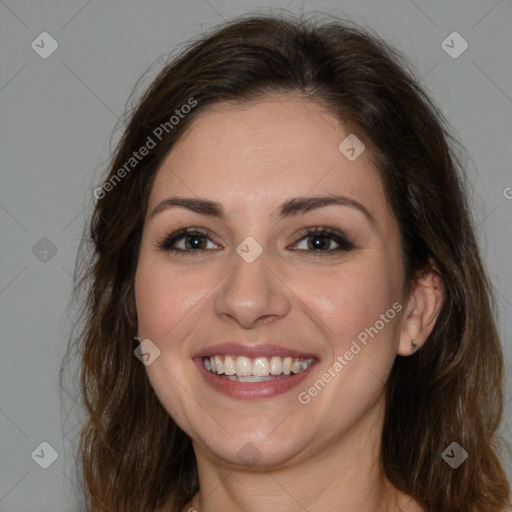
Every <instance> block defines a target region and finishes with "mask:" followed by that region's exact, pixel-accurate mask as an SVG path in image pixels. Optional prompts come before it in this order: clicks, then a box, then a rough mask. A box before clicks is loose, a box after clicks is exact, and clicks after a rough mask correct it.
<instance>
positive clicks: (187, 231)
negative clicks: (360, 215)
mask: <svg viewBox="0 0 512 512" xmlns="http://www.w3.org/2000/svg"><path fill="white" fill-rule="evenodd" d="M187 235H200V236H201V237H206V238H207V239H209V240H210V241H212V242H213V243H214V244H215V245H219V244H217V243H216V242H215V241H214V240H213V239H212V234H211V233H210V231H209V230H208V229H205V228H199V227H196V226H193V227H187V228H181V229H178V230H176V231H174V232H173V233H171V234H170V235H167V236H166V237H165V238H164V239H163V240H162V241H161V242H159V243H158V244H157V246H158V248H160V249H162V250H164V251H167V252H171V253H174V254H182V255H184V254H190V253H195V254H194V255H198V254H204V252H206V251H212V250H218V249H195V250H194V249H176V248H175V247H172V245H173V244H175V243H176V242H177V241H179V240H182V239H183V238H185V237H186V236H187ZM313 235H318V236H321V237H325V238H328V239H330V240H331V241H333V242H334V243H336V244H337V245H338V247H335V248H334V249H328V250H325V251H323V250H314V249H292V250H293V251H297V252H301V253H305V255H309V256H315V257H316V256H328V255H335V254H338V253H340V252H347V251H350V250H352V249H354V248H355V244H354V243H353V242H352V241H351V240H350V239H349V237H348V236H347V235H345V233H343V232H342V231H339V230H338V229H335V228H331V227H328V226H316V227H309V228H304V229H303V230H301V231H300V232H299V233H298V234H296V235H295V236H294V238H295V239H296V240H295V242H294V243H293V244H292V246H291V247H293V246H296V245H297V244H298V243H300V242H301V241H302V240H304V239H305V238H308V237H312V236H313ZM289 247H290V246H287V247H286V248H287V249H288V248H289Z"/></svg>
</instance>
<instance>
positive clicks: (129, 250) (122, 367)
mask: <svg viewBox="0 0 512 512" xmlns="http://www.w3.org/2000/svg"><path fill="white" fill-rule="evenodd" d="M413 76H414V73H413V72H412V71H411V70H410V68H409V66H408V64H407V61H406V60H405V59H404V58H403V57H402V56H401V55H400V54H399V53H398V52H397V51H396V50H393V49H391V48H390V47H388V46H387V45H386V44H385V43H384V42H382V41H381V40H380V39H379V38H378V37H377V36H375V35H373V34H371V33H369V32H368V31H367V30H363V29H361V28H359V27H355V26H354V25H353V24H350V23H347V22H339V21H337V20H336V21H329V22H322V23H319V22H315V21H314V20H305V19H302V20H295V19H292V18H289V17H285V16H279V17H275V16H269V17H265V16H259V17H250V18H242V19H238V20H235V21H232V22H230V23H227V24H225V25H224V26H222V27H221V28H220V29H216V30H215V31H213V32H212V33H210V34H207V35H205V36H203V37H202V38H201V39H200V40H198V41H196V42H194V43H193V44H191V45H190V46H189V47H188V48H187V49H186V50H185V51H183V52H182V53H181V54H180V55H179V56H178V57H176V58H174V59H173V60H172V62H170V63H169V64H168V65H166V66H165V67H164V69H163V70H162V71H161V72H160V73H159V75H158V76H157V77H156V78H155V79H154V81H153V82H152V84H151V86H150V87H149V88H148V90H147V91H146V92H145V93H144V94H143V96H142V98H140V99H139V100H138V103H137V105H136V108H134V109H133V112H132V113H131V114H130V118H129V122H128V124H127V126H126V128H125V130H124V133H123V136H122V138H121V140H120V142H119V143H118V145H117V148H116V151H115V155H114V156H113V158H112V162H111V166H110V171H109V175H108V178H107V180H108V181H109V182H110V183H111V186H110V187H108V191H106V190H107V188H106V187H105V188H102V189H101V190H102V193H101V194H98V196H99V197H100V198H99V199H98V201H97V203H96V205H95V209H94V214H93V218H92V221H91V224H90V233H88V234H87V236H86V237H85V238H87V239H89V238H90V240H92V244H93V249H94V250H93V252H92V254H88V253H86V254H85V255H84V256H83V257H84V258H87V259H86V260H84V259H82V261H85V262H86V264H87V268H86V269H85V273H84V275H82V276H81V279H80V283H79V286H78V288H79V289H83V287H84V286H85V287H86V289H87V296H86V299H85V300H84V308H83V316H82V322H81V328H80V332H79V334H78V335H77V336H73V337H72V340H71V341H70V347H69V349H68V355H69V354H70V353H71V351H72V348H73V347H74V348H75V349H78V350H79V356H80V358H81V390H82V398H83V404H84V406H85V408H86V411H87V421H86V423H85V425H84V426H83V429H82V431H81V437H80V446H79V455H80V461H81V468H82V475H83V480H84V483H85V486H86V496H87V503H88V506H89V508H90V510H93V511H98V512H99V511H101V512H106V511H112V512H114V511H115V512H120V511H123V512H135V511H143V512H153V511H154V510H157V509H159V507H162V509H163V508H164V507H168V508H167V510H174V511H179V510H180V509H181V507H183V506H184V505H185V504H186V503H187V501H188V500H189V499H190V498H191V497H192V496H193V495H194V494H195V492H197V489H198V477H197V470H196V461H195V456H194V452H193V449H192V445H191V441H190V438H189V437H188V436H187V434H185V433H184V432H183V431H182V430H181V429H180V428H179V427H178V426H177V425H176V424H175V422H174V421H173V419H172V418H171V417H169V415H168V414H167V412H166V411H165V410H164V408H163V407H162V405H161V404H160V403H159V401H158V399H157V398H156V395H155V393H154V392H153V389H152V388H151V386H150V383H149V381H148V378H147V376H146V372H145V369H144V366H143V365H142V364H141V363H140V362H139V361H138V360H137V359H136V358H135V357H134V354H133V350H134V348H135V346H136V345H134V344H133V342H132V340H133V338H134V336H136V333H137V315H136V310H135V304H134V273H135V269H136V266H137V258H138V250H139V244H140V239H141V231H142V227H143V222H144V218H145V215H146V208H147V202H148V197H149V192H150V189H151V186H152V182H153V178H154V176H155V173H156V171H157V169H158V168H159V166H160V165H161V163H162V161H163V159H164V158H165V157H166V155H167V154H168V152H169V151H170V150H171V149H172V147H173V146H174V144H175V143H176V142H177V140H178V139H179V137H180V136H181V135H182V134H183V133H184V132H185V130H186V129H187V126H189V124H190V122H191V121H192V120H193V119H194V118H195V117H196V116H197V115H198V114H199V113H200V112H201V111H202V110H203V109H204V108H205V107H207V106H208V105H212V104H213V103H215V102H220V101H225V100H233V101H237V102H248V101H253V100H257V99H258V98H260V97H261V96H262V95H265V94H268V93H284V94H289V93H291V94H297V93H298V94H301V95H303V96H304V97H307V98H310V99H313V100H315V101H318V102H321V103H322V104H326V105H329V107H330V109H331V111H333V112H334V113H335V114H337V115H338V116H339V118H340V120H341V121H342V122H344V123H350V125H351V126H354V127H355V129H356V130H357V133H358V136H360V138H362V139H363V140H365V141H366V142H367V143H368V144H369V145H370V147H371V155H372V158H373V160H374V162H375V164H376V166H377V168H378V169H379V171H380V173H381V177H382V180H383V183H384V188H385V192H386V196H387V199H388V202H389V204H390V206H391V208H392V211H393V213H394V215H395V216H396V219H397V221H398V224H399V227H400V232H401V237H402V247H403V263H404V267H405V272H406V286H407V287H408V289H410V286H411V285H412V284H413V283H414V280H415V278H416V277H417V276H418V275H419V274H420V273H421V272H422V271H425V270H426V269H428V268H430V265H431V264H433V265H434V266H435V268H436V270H437V271H438V273H439V275H440V277H441V279H442V282H443V285H444V292H445V300H444V302H443V305H442V309H441V311H440V314H439V317H438V320H437V323H436V325H435V327H434V330H433V332H432V333H431V335H430V337H429V339H428V341H427V343H426V344H425V345H424V346H423V347H422V349H421V350H420V351H418V352H417V353H416V354H415V355H413V356H411V357H400V356H398V357H397V358H396V361H395V364H394V366H393V368H392V371H391V375H390V377H389V381H388V386H387V411H386V417H385V424H384V430H383V438H382V439H383V449H382V464H383V468H384V471H385V474H386V475H387V477H388V478H389V480H390V481H391V482H392V484H394V485H395V486H396V487H397V488H398V489H400V490H401V491H403V492H405V493H407V494H410V495H411V496H413V497H414V498H415V499H417V500H418V501H419V502H420V503H421V504H422V505H423V506H424V507H425V509H426V510H428V511H435V512H448V511H449V512H455V511H461V512H462V511H463V512H477V511H478V512H501V511H502V510H503V508H504V507H505V505H506V504H507V499H508V497H509V492H510V489H509V484H508V483H507V480H506V477H505V474H504V471H503V469H502V466H501V465H500V462H499V459H498V457H497V447H496V446H497V445H496V443H497V436H496V430H497V427H498V424H499V421H500V418H501V413H502V385H503V383H502V367H503V362H502V353H501V347H500V341H499V338H498V334H497V330H496V326H495V320H494V314H495V313H494V300H493V296H492V290H491V286H490V283H489V281H488V279H487V277H486V274H485V271H484V268H483V265H482V262H481V258H480V255H479V249H478V247H477V242H476V240H475V234H474V228H473V221H472V217H471V214H470V210H469V206H468V203H467V201H468V200H467V197H466V196H467V192H465V183H464V179H465V178H464V175H463V173H462V170H461V167H462V166H461V165H460V163H459V158H457V157H456V154H455V151H454V149H453V148H452V147H451V146H450V145H449V142H454V140H453V138H452V137H451V136H450V135H449V133H448V131H447V129H446V128H445V126H446V122H445V120H444V118H443V117H442V114H441V113H440V112H439V110H438V109H437V107H436V106H435V105H434V104H433V103H432V102H431V101H430V100H429V99H428V98H427V96H426V95H425V93H424V92H423V90H422V89H421V87H420V86H419V85H418V83H417V80H416V79H414V78H413ZM191 100H193V101H194V102H196V103H195V106H194V108H192V109H189V110H190V112H189V113H187V114H186V115H184V116H180V119H179V122H178V123H176V124H174V123H172V127H171V126H170V125H169V119H170V118H171V116H172V115H175V112H176V110H179V109H181V107H182V106H183V105H186V104H189V105H192V104H193V101H191ZM166 122H167V123H168V124H167V125H166V126H167V129H165V130H161V131H162V134H161V140H159V141H158V143H157V144H156V145H155V146H154V147H153V148H152V149H150V150H149V153H148V154H147V155H146V156H145V157H144V158H142V159H141V160H140V161H137V164H136V166H135V167H134V168H133V169H130V170H129V171H126V172H125V173H120V169H121V168H123V166H125V167H124V168H125V170H126V169H127V167H126V163H127V162H128V161H129V160H130V158H132V157H133V151H136V150H137V149H138V148H140V147H142V146H143V145H145V144H146V142H147V140H148V137H152V138H153V139H155V135H154V133H155V132H154V130H155V129H156V128H157V127H159V126H163V125H162V123H166ZM120 174H122V177H121V178H120V179H114V176H117V178H119V177H120ZM84 249H86V247H84ZM78 271H79V270H78ZM453 441H456V442H458V443H459V444H460V445H461V446H462V447H463V448H464V449H465V450H466V451H467V452H468V454H469V457H468V458H467V460H466V461H465V462H464V463H463V464H462V465H461V466H460V467H459V468H457V469H456V470H454V469H452V468H451V467H450V466H449V465H448V464H447V463H446V462H445V461H444V460H443V459H442V458H441V453H442V452H443V450H444V449H445V448H446V447H447V446H448V445H449V444H450V443H452V442H453Z"/></svg>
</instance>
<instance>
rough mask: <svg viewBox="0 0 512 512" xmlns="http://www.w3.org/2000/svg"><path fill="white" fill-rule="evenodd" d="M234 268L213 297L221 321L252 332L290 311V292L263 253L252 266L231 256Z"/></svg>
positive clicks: (237, 257)
mask: <svg viewBox="0 0 512 512" xmlns="http://www.w3.org/2000/svg"><path fill="white" fill-rule="evenodd" d="M232 258H233V264H232V267H231V270H230V271H229V272H228V274H227V276H226V278H225V279H224V280H223V281H222V286H221V287H220V288H219V289H218V290H217V294H216V297H215V305H214V307H215V312H216V314H217V315H218V316H219V317H221V318H223V319H224V320H227V321H231V322H236V323H237V324H238V325H240V326H241V327H243V328H245V329H252V328H255V327H257V326H258V325H261V324H267V323H270V322H272V321H276V320H278V319H279V318H283V317H284V316H286V315H287V313H288V312H289V310H290V307H291V300H290V290H289V288H288V287H287V286H286V284H285V283H284V282H283V280H282V279H280V278H279V276H278V273H277V271H276V270H274V269H272V268H270V267H269V262H268V258H267V257H266V253H265V251H263V253H262V254H261V255H260V256H259V257H258V258H257V259H256V260H255V261H253V262H252V263H248V262H247V261H245V260H244V259H243V258H242V257H240V256H239V255H238V253H236V252H233V255H232Z"/></svg>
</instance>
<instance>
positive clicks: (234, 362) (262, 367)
mask: <svg viewBox="0 0 512 512" xmlns="http://www.w3.org/2000/svg"><path fill="white" fill-rule="evenodd" d="M202 359H203V365H204V368H205V370H206V371H207V372H210V373H211V374H212V375H217V376H218V377H220V378H223V379H228V380H231V381H236V382H268V381H272V380H275V379H282V378H287V377H289V376H290V375H298V374H299V373H302V372H305V371H306V370H307V369H308V368H309V367H310V366H311V365H312V364H313V361H314V358H312V357H310V358H307V359H305V358H298V357H290V356H287V357H281V356H273V357H271V358H268V357H265V356H260V357H255V358H249V357H245V356H238V357H237V356H229V355H226V356H222V355H215V356H210V357H203V358H202Z"/></svg>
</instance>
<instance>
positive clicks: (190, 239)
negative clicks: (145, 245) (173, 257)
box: [158, 227, 217, 253]
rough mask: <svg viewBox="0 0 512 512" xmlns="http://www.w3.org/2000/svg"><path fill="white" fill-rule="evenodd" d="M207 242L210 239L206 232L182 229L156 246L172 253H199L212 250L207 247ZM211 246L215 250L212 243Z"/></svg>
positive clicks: (197, 229) (195, 229)
mask: <svg viewBox="0 0 512 512" xmlns="http://www.w3.org/2000/svg"><path fill="white" fill-rule="evenodd" d="M208 240H210V238H209V236H208V232H207V231H205V230H201V229H200V228H196V227H193V228H184V229H180V230H178V231H175V232H174V233H172V234H170V235H169V236H168V237H167V238H165V240H163V241H162V242H161V243H159V244H158V246H159V247H160V249H163V250H164V251H170V252H173V253H179V252H199V251H204V250H211V249H212V247H211V246H210V247H208ZM210 242H211V240H210ZM212 245H213V246H214V247H213V249H216V248H217V246H216V245H215V244H213V242H212Z"/></svg>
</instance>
